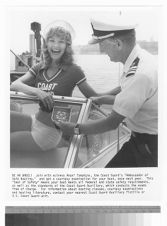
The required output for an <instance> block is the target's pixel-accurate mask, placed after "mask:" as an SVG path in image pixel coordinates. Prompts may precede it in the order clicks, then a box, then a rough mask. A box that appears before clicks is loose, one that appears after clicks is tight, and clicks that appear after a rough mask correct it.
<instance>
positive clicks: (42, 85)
mask: <svg viewBox="0 0 167 226" xmlns="http://www.w3.org/2000/svg"><path fill="white" fill-rule="evenodd" d="M57 85H58V84H57V83H45V82H38V84H37V87H38V88H40V89H42V90H44V91H52V90H54V88H55V86H57Z"/></svg>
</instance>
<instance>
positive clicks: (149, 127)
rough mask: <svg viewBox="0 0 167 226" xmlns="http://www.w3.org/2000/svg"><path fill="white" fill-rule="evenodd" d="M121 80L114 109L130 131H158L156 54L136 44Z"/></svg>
mask: <svg viewBox="0 0 167 226" xmlns="http://www.w3.org/2000/svg"><path fill="white" fill-rule="evenodd" d="M120 83H121V84H120V85H121V89H122V91H121V92H120V93H119V94H118V95H117V96H116V99H115V103H114V106H113V110H114V111H115V112H117V113H118V114H121V115H123V116H125V117H126V120H125V121H126V123H127V126H128V128H129V129H130V130H132V131H134V132H138V133H148V134H157V133H158V128H157V127H158V72H157V57H156V56H153V55H151V54H150V53H148V52H147V51H145V50H143V49H141V48H140V47H139V46H138V45H136V46H135V47H134V49H133V50H132V52H131V53H130V55H129V57H128V59H127V60H126V62H125V65H124V69H123V75H122V77H121V81H120Z"/></svg>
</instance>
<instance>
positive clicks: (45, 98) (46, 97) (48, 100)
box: [36, 88, 54, 112]
mask: <svg viewBox="0 0 167 226" xmlns="http://www.w3.org/2000/svg"><path fill="white" fill-rule="evenodd" d="M36 95H37V97H38V98H39V100H40V101H41V103H42V107H44V109H45V110H46V111H49V112H50V111H52V109H53V105H54V101H53V97H52V95H51V94H50V93H48V92H46V91H43V90H41V89H39V88H37V92H36Z"/></svg>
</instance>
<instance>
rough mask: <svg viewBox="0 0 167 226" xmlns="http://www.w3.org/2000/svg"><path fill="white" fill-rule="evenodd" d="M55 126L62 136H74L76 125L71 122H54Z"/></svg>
mask: <svg viewBox="0 0 167 226" xmlns="http://www.w3.org/2000/svg"><path fill="white" fill-rule="evenodd" d="M56 125H57V126H58V127H59V128H60V129H61V130H62V132H63V133H64V134H67V135H70V136H72V135H73V134H74V127H75V125H76V123H71V122H61V121H59V122H56Z"/></svg>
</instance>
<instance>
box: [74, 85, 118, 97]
mask: <svg viewBox="0 0 167 226" xmlns="http://www.w3.org/2000/svg"><path fill="white" fill-rule="evenodd" d="M78 87H79V89H80V91H81V93H82V94H83V95H84V96H85V97H87V98H89V97H92V96H99V97H100V96H107V95H108V96H109V95H117V94H118V93H120V91H121V87H120V86H118V87H116V88H114V89H112V90H111V91H108V92H105V93H97V92H96V91H95V90H94V89H93V88H92V87H91V86H90V85H89V84H88V83H87V81H84V82H82V83H81V84H79V85H78Z"/></svg>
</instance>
